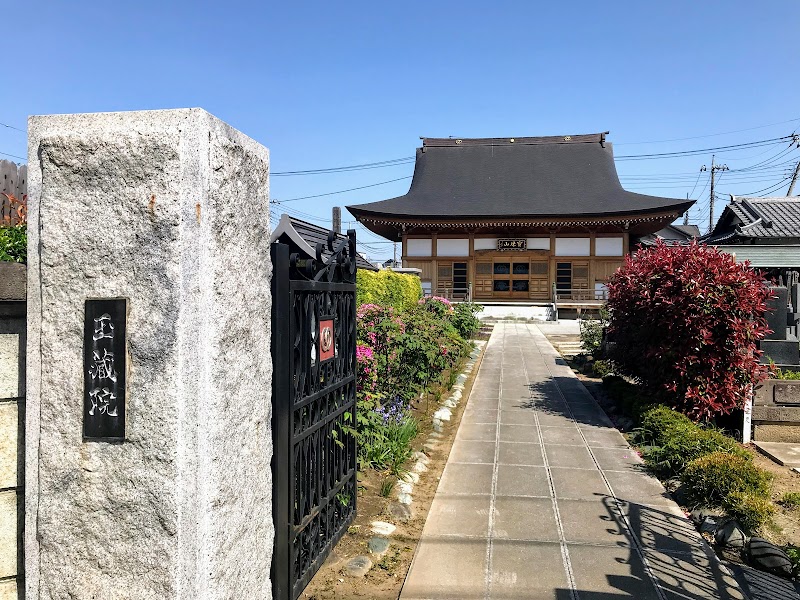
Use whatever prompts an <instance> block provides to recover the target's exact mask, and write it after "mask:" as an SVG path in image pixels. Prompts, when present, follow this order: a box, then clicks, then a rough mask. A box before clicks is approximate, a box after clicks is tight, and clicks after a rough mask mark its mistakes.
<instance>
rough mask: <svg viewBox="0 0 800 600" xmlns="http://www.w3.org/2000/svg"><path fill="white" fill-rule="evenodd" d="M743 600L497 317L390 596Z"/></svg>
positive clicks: (684, 524) (546, 356) (591, 414)
mask: <svg viewBox="0 0 800 600" xmlns="http://www.w3.org/2000/svg"><path fill="white" fill-rule="evenodd" d="M422 598H426V599H433V598H436V599H439V598H452V599H458V600H468V599H473V598H481V599H489V598H498V599H499V598H525V599H526V600H536V599H539V598H548V599H550V598H552V599H556V600H577V599H581V600H600V599H603V600H617V599H621V598H636V599H637V600H650V599H653V600H667V599H669V600H673V599H678V598H680V599H688V598H692V599H694V598H743V596H742V594H741V592H740V591H739V588H738V586H737V584H736V582H735V580H734V579H733V578H732V577H731V576H730V574H729V573H728V572H727V570H726V569H725V568H724V567H723V566H721V565H719V564H718V563H717V562H716V559H715V558H713V555H711V554H709V551H708V550H707V548H706V547H705V546H704V545H703V543H702V541H701V539H700V537H699V534H698V533H697V532H696V531H695V529H694V527H693V526H692V525H691V523H689V521H687V519H686V518H685V517H684V516H683V513H682V512H681V511H680V509H679V508H678V506H677V505H676V504H675V503H674V502H673V501H672V500H671V499H670V498H669V496H668V495H667V494H666V493H665V492H664V489H663V487H662V486H661V484H660V483H659V482H658V481H657V480H656V479H654V478H652V477H650V476H649V475H647V474H646V473H644V472H643V470H642V465H641V460H640V459H639V457H638V456H637V455H636V454H635V453H633V452H632V451H631V450H630V449H629V448H628V446H627V444H626V443H625V440H624V438H623V437H622V436H621V435H620V433H619V432H618V431H617V430H616V429H614V428H613V427H612V425H611V423H610V422H609V421H608V419H607V417H606V416H605V414H604V413H603V412H602V410H601V409H600V408H599V407H598V406H597V404H596V403H595V402H594V400H593V398H592V397H591V395H590V394H589V393H588V392H587V391H586V390H585V388H584V387H583V385H582V384H581V383H580V381H578V379H577V378H576V377H575V375H574V374H573V373H572V371H571V370H570V369H569V368H568V367H567V366H566V365H564V364H563V361H562V360H561V358H560V357H559V356H558V354H557V353H556V352H555V350H554V349H553V347H552V346H551V345H550V344H549V343H548V342H547V340H546V338H545V337H544V335H542V333H541V332H540V331H539V329H538V328H537V327H536V326H535V325H527V324H523V323H500V324H498V325H497V326H495V329H494V333H493V334H492V337H491V339H490V340H489V343H488V344H487V347H486V353H485V355H484V358H483V361H482V363H481V366H480V370H479V372H478V376H477V379H476V381H475V385H474V387H473V390H472V393H471V395H470V398H469V401H468V404H467V407H466V409H465V412H464V417H463V420H462V422H461V426H460V428H459V431H458V435H457V436H456V441H455V444H454V446H453V449H452V451H451V453H450V458H449V460H448V462H447V466H446V467H445V470H444V473H443V474H442V479H441V482H440V483H439V488H438V490H437V492H436V497H435V498H434V500H433V504H432V505H431V510H430V514H429V516H428V520H427V522H426V524H425V529H424V531H423V534H422V539H421V540H420V543H419V546H418V548H417V554H416V556H415V558H414V561H413V563H412V565H411V569H410V571H409V574H408V578H407V579H406V582H405V585H404V587H403V591H402V595H401V600H416V599H422Z"/></svg>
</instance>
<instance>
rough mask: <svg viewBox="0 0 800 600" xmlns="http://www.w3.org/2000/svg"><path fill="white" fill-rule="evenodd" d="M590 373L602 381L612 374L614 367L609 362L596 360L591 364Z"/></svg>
mask: <svg viewBox="0 0 800 600" xmlns="http://www.w3.org/2000/svg"><path fill="white" fill-rule="evenodd" d="M592 373H594V376H595V377H600V378H601V379H602V378H603V377H606V376H607V375H611V374H613V373H614V365H613V364H612V363H611V361H609V360H596V361H594V362H593V363H592Z"/></svg>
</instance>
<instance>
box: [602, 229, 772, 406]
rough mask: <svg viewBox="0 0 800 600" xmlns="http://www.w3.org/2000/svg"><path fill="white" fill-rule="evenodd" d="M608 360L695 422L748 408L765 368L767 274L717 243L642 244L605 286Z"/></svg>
mask: <svg viewBox="0 0 800 600" xmlns="http://www.w3.org/2000/svg"><path fill="white" fill-rule="evenodd" d="M608 289H609V300H608V308H609V310H610V313H611V320H610V324H609V328H608V334H609V338H610V340H611V341H613V342H614V344H613V345H612V346H611V347H610V348H609V350H610V353H611V358H612V359H613V360H614V362H615V364H616V365H617V366H618V367H620V369H621V370H622V371H623V373H624V374H626V375H630V376H632V377H635V378H637V379H638V380H639V381H641V382H642V384H643V385H644V386H645V387H646V388H647V391H648V393H649V394H650V395H652V397H653V399H654V400H656V401H658V402H660V403H663V404H669V405H670V406H673V407H674V408H677V409H678V410H680V411H681V412H683V413H685V414H687V415H689V416H690V417H691V418H692V419H694V420H698V421H699V420H706V419H708V418H710V417H712V416H714V415H718V414H726V413H729V412H730V411H731V410H733V409H735V408H741V407H743V406H744V404H745V401H746V399H747V398H748V395H749V392H750V386H751V385H753V384H755V383H758V382H760V381H762V380H763V379H764V378H765V377H766V376H767V372H768V367H767V366H766V365H760V364H759V358H760V356H761V352H760V351H759V350H758V349H757V346H756V343H757V342H758V340H760V339H762V338H763V337H764V336H765V335H766V334H767V332H768V331H769V330H768V328H767V322H766V320H765V319H764V312H765V311H766V300H767V299H768V297H769V293H770V292H769V290H768V289H767V287H766V286H765V285H764V283H763V281H762V275H761V274H760V273H758V272H756V271H753V270H751V269H750V268H749V266H748V265H747V264H738V263H736V261H735V260H734V258H733V256H732V255H730V254H726V253H723V252H719V251H718V250H717V249H716V248H712V247H708V246H703V245H698V244H697V243H692V244H691V245H689V246H667V245H665V244H664V243H663V242H661V241H659V243H658V245H657V246H656V247H654V248H645V249H641V248H640V249H639V250H637V252H636V253H635V254H634V255H633V256H628V257H626V259H625V264H624V266H623V267H622V268H621V269H619V270H618V271H617V272H616V273H615V274H614V275H613V276H612V278H611V280H610V281H609V284H608Z"/></svg>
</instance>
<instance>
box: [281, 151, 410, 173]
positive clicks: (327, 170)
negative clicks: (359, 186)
mask: <svg viewBox="0 0 800 600" xmlns="http://www.w3.org/2000/svg"><path fill="white" fill-rule="evenodd" d="M412 161H414V157H413V156H406V157H404V158H393V159H391V160H382V161H380V162H373V163H364V164H360V165H349V166H345V167H327V168H322V169H305V170H301V171H274V172H273V173H271V175H273V176H275V177H287V176H294V175H319V174H323V173H343V172H347V171H364V170H367V169H379V168H383V167H394V166H396V165H405V164H408V163H410V162H412Z"/></svg>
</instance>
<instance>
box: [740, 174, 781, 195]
mask: <svg viewBox="0 0 800 600" xmlns="http://www.w3.org/2000/svg"><path fill="white" fill-rule="evenodd" d="M790 179H791V176H789V177H787V178H786V179H784V180H783V181H781V182H779V183H777V184H776V185H772V186H769V187H765V188H764V189H763V190H758V191H755V192H747V193H745V194H736V195H737V196H745V197H747V196H754V195H755V194H761V193H762V192H768V193H769V192H774V191H775V190H777V189H778V188H779V187H781V186H782V185H783V184H784V183H786V182H787V181H789V180H790Z"/></svg>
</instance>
